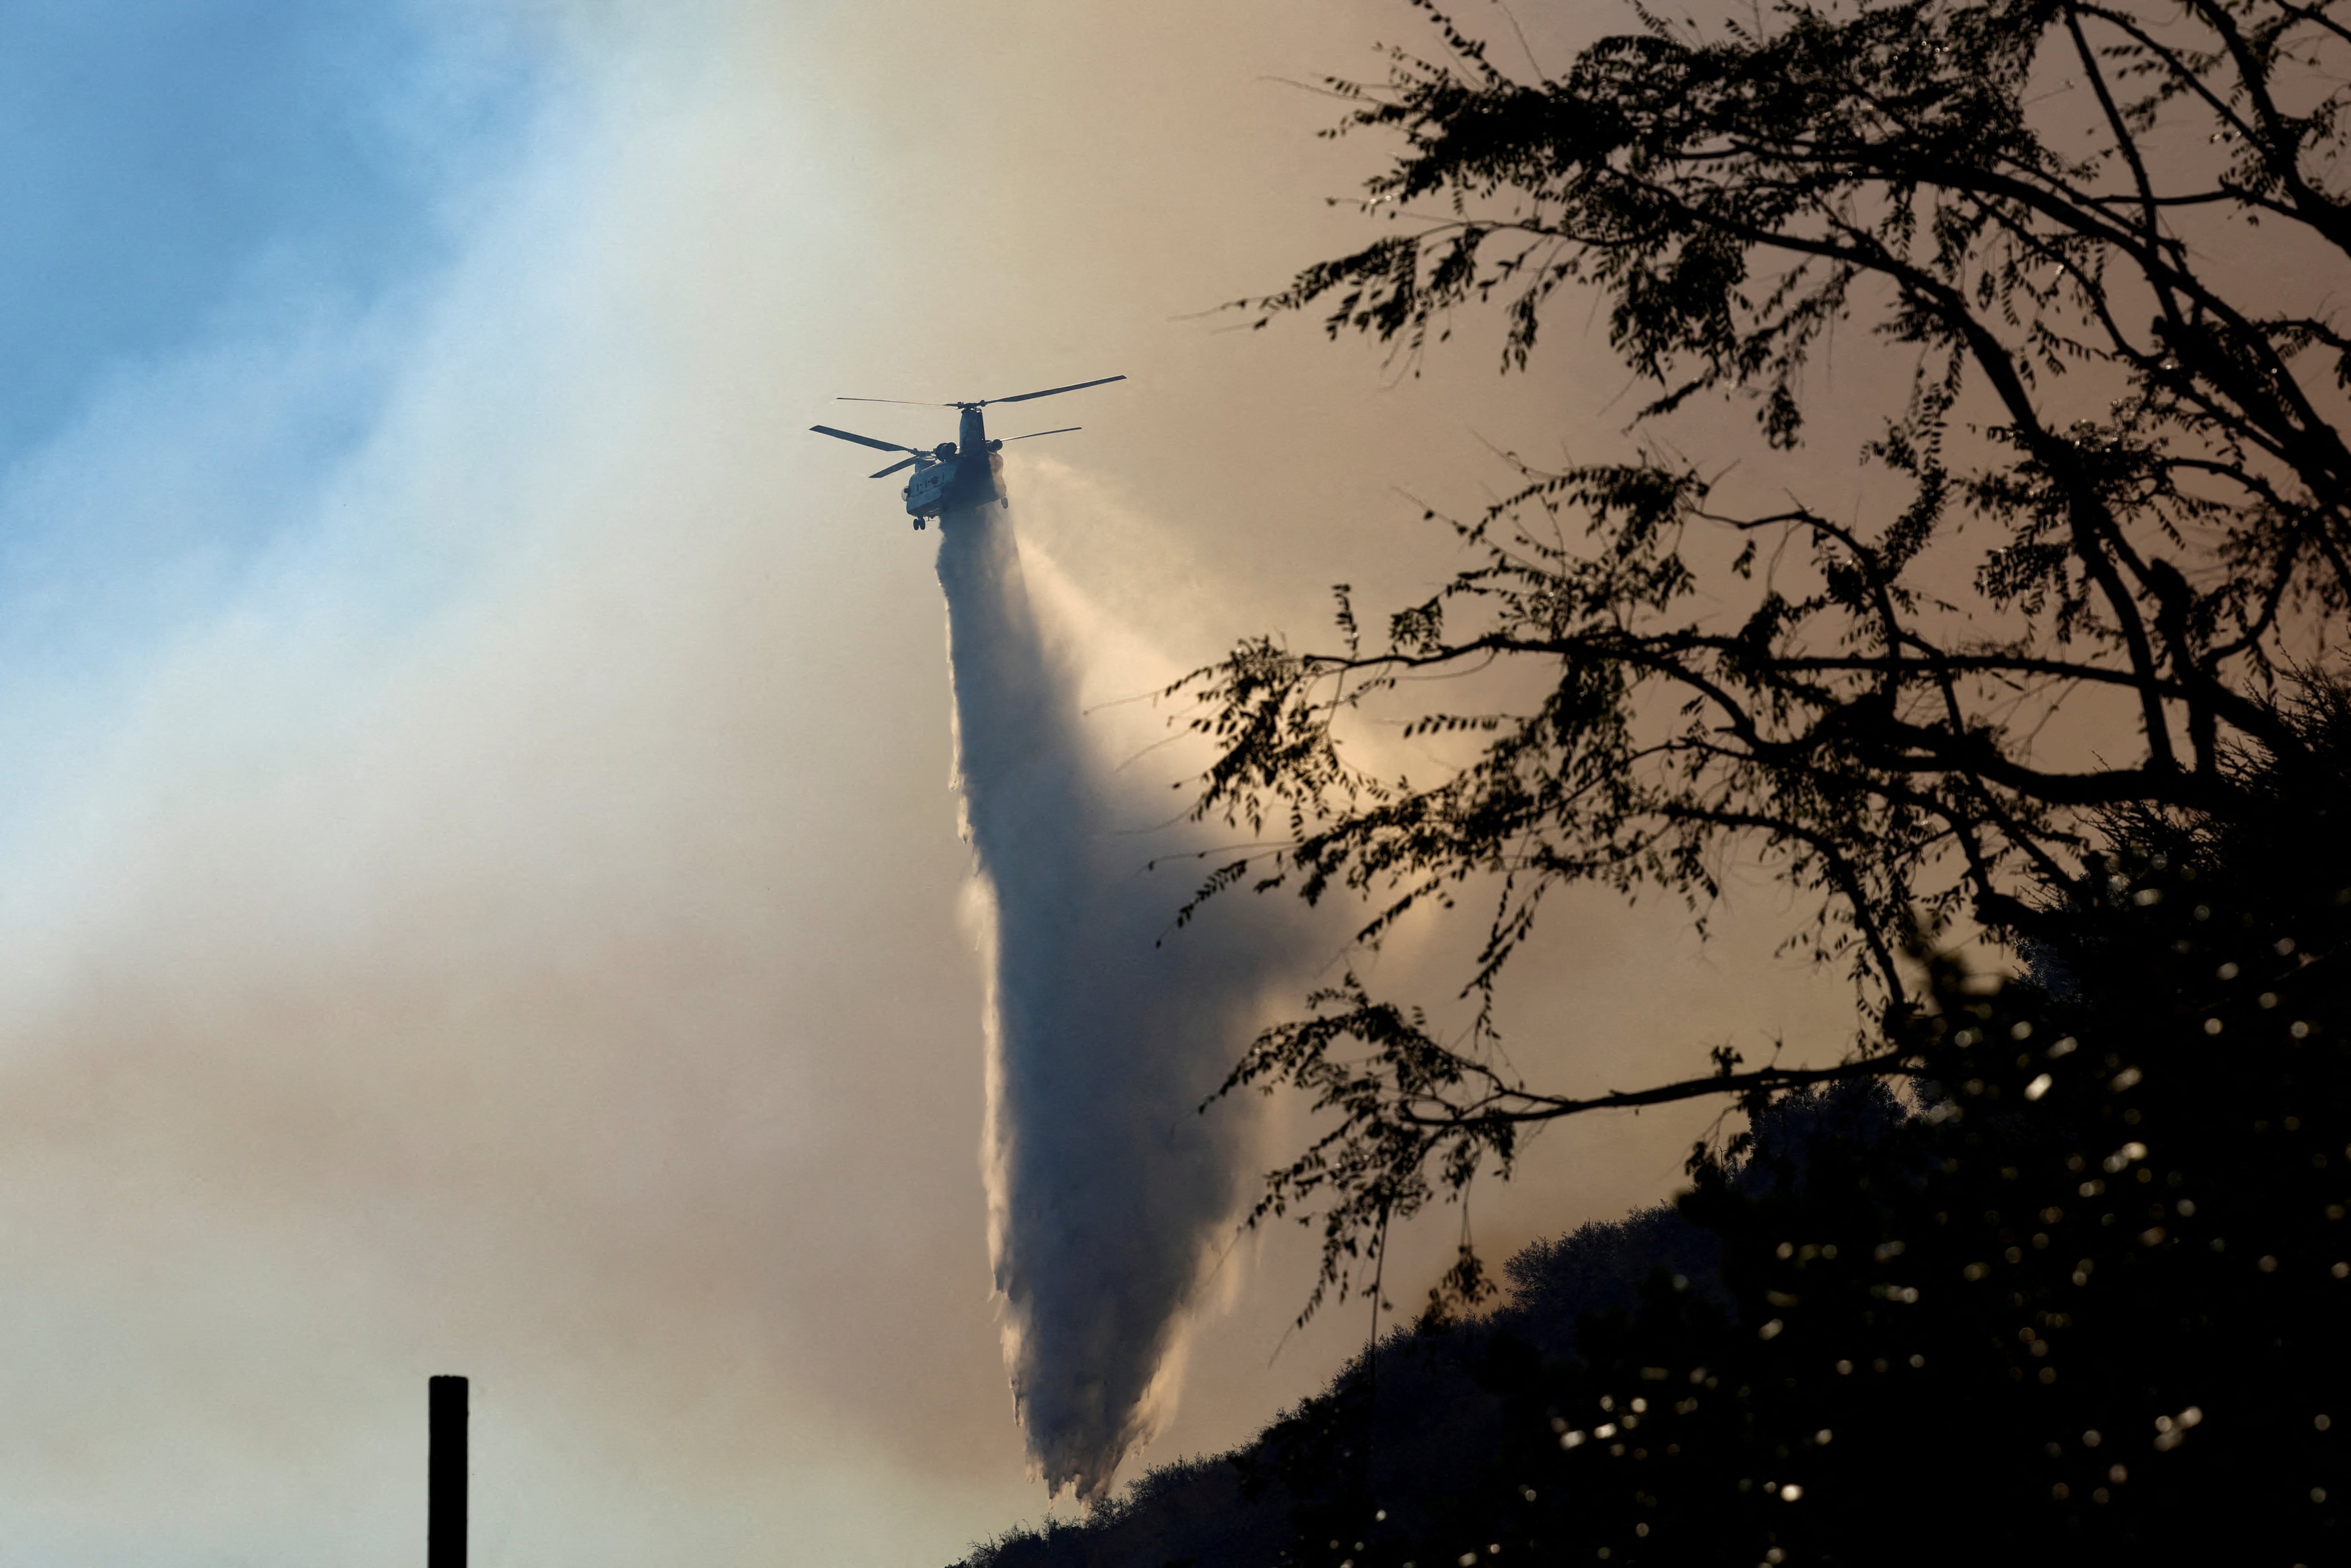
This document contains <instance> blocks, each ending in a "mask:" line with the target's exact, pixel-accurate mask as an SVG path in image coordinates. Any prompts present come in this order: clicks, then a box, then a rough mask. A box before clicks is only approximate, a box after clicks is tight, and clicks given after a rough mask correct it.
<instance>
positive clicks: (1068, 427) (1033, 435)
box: [1004, 424, 1085, 441]
mask: <svg viewBox="0 0 2351 1568" xmlns="http://www.w3.org/2000/svg"><path fill="white" fill-rule="evenodd" d="M1084 428H1085V426H1084V425H1082V424H1065V425H1063V426H1061V429H1059V430H1032V431H1030V432H1029V434H1026V435H1008V436H1006V437H1005V438H1004V439H1005V440H1007V441H1034V440H1036V439H1037V438H1038V437H1039V436H1040V435H1067V434H1070V432H1071V431H1073V430H1083V429H1084Z"/></svg>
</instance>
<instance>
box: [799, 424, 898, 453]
mask: <svg viewBox="0 0 2351 1568" xmlns="http://www.w3.org/2000/svg"><path fill="white" fill-rule="evenodd" d="M809 428H810V430H813V431H815V432H816V433H817V434H819V435H830V436H833V437H835V438H836V439H838V440H841V441H854V442H855V443H857V444H858V445H860V446H871V447H872V448H874V449H875V450H876V451H880V452H912V451H913V450H914V448H913V447H911V446H901V445H899V444H897V443H896V442H894V441H876V440H874V439H873V438H872V436H870V435H858V434H852V433H851V432H849V431H846V430H835V429H833V427H832V426H831V425H829V424H811V425H810V426H809Z"/></svg>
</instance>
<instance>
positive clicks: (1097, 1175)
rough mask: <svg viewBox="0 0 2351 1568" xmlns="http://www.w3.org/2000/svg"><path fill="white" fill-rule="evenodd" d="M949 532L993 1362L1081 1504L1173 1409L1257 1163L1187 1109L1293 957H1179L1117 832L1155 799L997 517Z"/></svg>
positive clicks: (1214, 940) (1237, 928)
mask: <svg viewBox="0 0 2351 1568" xmlns="http://www.w3.org/2000/svg"><path fill="white" fill-rule="evenodd" d="M943 534H944V537H943V538H942V539H941V542H940V546H939V561H938V570H939V580H940V582H941V584H942V585H943V586H944V587H945V588H946V600H947V612H948V643H949V650H950V653H949V657H950V663H951V664H952V666H953V671H954V677H955V713H956V765H957V774H958V781H959V783H960V786H961V789H962V794H963V804H964V821H965V831H966V833H967V836H968V838H969V840H970V841H971V844H972V848H973V851H974V852H975V856H976V859H977V870H978V874H979V877H980V880H981V883H982V885H983V888H984V891H985V892H986V893H987V895H988V902H989V904H990V909H989V916H990V918H989V920H988V922H987V950H986V955H985V956H986V962H987V966H988V977H987V978H988V988H987V1014H988V1073H987V1086H988V1105H987V1134H986V1141H985V1145H984V1153H983V1159H984V1163H985V1166H986V1173H987V1187H988V1215H989V1218H988V1223H989V1238H988V1239H989V1253H990V1256H991V1258H992V1259H993V1260H994V1264H995V1270H996V1287H997V1290H998V1292H999V1294H1000V1297H1001V1303H1002V1312H1003V1334H1004V1354H1005V1361H1006V1365H1007V1369H1008V1371H1009V1373H1010V1375H1011V1379H1012V1388H1013V1396H1014V1399H1015V1401H1016V1402H1017V1404H1018V1406H1019V1412H1020V1417H1021V1421H1022V1425H1023V1427H1024V1428H1025V1430H1026V1432H1027V1436H1028V1442H1029V1451H1030V1454H1031V1455H1032V1457H1033V1458H1035V1460H1036V1462H1037V1464H1038V1466H1039V1467H1040V1469H1041V1470H1042V1472H1043V1474H1044V1479H1045V1481H1046V1483H1047V1485H1048V1486H1049V1487H1050V1488H1051V1489H1052V1490H1054V1491H1056V1492H1058V1491H1059V1490H1060V1489H1061V1487H1063V1486H1065V1485H1067V1486H1071V1487H1072V1488H1074V1489H1075V1490H1076V1491H1077V1493H1078V1495H1079V1496H1080V1497H1081V1498H1092V1497H1096V1496H1099V1495H1101V1493H1102V1490H1103V1489H1104V1488H1105V1487H1107V1486H1108V1484H1109V1482H1110V1479H1111V1476H1112V1474H1113V1472H1114V1471H1115V1470H1116V1469H1117V1468H1118V1465H1119V1461H1120V1460H1121V1459H1122V1458H1124V1457H1125V1456H1126V1455H1127V1454H1128V1453H1129V1452H1131V1451H1132V1450H1133V1449H1134V1448H1135V1447H1137V1446H1138V1445H1140V1444H1142V1443H1144V1442H1147V1441H1148V1440H1149V1439H1150V1437H1152V1436H1153V1435H1154V1433H1155V1431H1157V1430H1158V1428H1159V1427H1161V1426H1162V1425H1163V1424H1164V1423H1165V1419H1166V1417H1167V1416H1168V1415H1169V1414H1170V1413H1171V1412H1172V1407H1173V1403H1174V1385H1175V1381H1176V1379H1177V1376H1178V1375H1179V1373H1180V1369H1181V1360H1182V1342H1183V1335H1184V1333H1185V1330H1186V1322H1187V1319H1188V1317H1189V1312H1190V1309H1191V1308H1192V1307H1193V1306H1194V1305H1195V1303H1196V1300H1197V1298H1198V1297H1199V1295H1200V1293H1201V1291H1202V1290H1203V1287H1204V1286H1205V1284H1206V1283H1207V1278H1208V1275H1209V1273H1210V1271H1211V1270H1212V1269H1213V1268H1214V1266H1215V1263H1216V1260H1217V1257H1218V1255H1219V1254H1220V1253H1221V1252H1223V1251H1224V1250H1225V1249H1226V1247H1227V1244H1228V1240H1229V1237H1230V1230H1231V1225H1232V1222H1233V1219H1234V1218H1235V1214H1236V1210H1237V1208H1238V1204H1239V1201H1240V1198H1241V1196H1242V1192H1241V1188H1242V1182H1243V1179H1244V1174H1243V1173H1244V1170H1245V1168H1246V1166H1247V1164H1248V1161H1247V1157H1246V1156H1247V1155H1248V1153H1249V1148H1248V1133H1249V1128H1248V1125H1247V1114H1246V1112H1245V1109H1244V1107H1242V1106H1241V1105H1239V1104H1238V1103H1229V1102H1228V1103H1221V1104H1219V1105H1217V1106H1216V1107H1214V1108H1213V1109H1212V1110H1211V1111H1210V1113H1207V1114H1206V1115H1203V1114H1200V1113H1198V1110H1197V1107H1198V1106H1199V1104H1200V1103H1201V1101H1202V1099H1203V1098H1204V1097H1205V1096H1206V1095H1207V1094H1208V1093H1210V1092H1213V1091H1214V1090H1215V1088H1216V1086H1217V1083H1218V1082H1220V1081H1221V1078H1222V1075H1223V1073H1224V1071H1225V1070H1226V1068H1227V1067H1228V1064H1229V1063H1230V1061H1232V1059H1233V1058H1234V1056H1235V1055H1236V1054H1237V1053H1238V1050H1239V1048H1240V1046H1241V1044H1242V1043H1243V1042H1245V1041H1246V1040H1248V1039H1249V1035H1250V1034H1251V1032H1252V1031H1253V1030H1254V1028H1255V1026H1256V1024H1257V1022H1258V1019H1259V1008H1260V1004H1261V998H1262V997H1263V995H1264V993H1265V990H1266V987H1267V983H1268V982H1269V981H1270V979H1273V978H1275V977H1277V974H1278V972H1279V971H1280V969H1281V968H1283V967H1286V966H1287V965H1288V963H1289V962H1290V953H1291V950H1292V949H1293V948H1294V946H1295V945H1296V944H1295V941H1294V939H1293V938H1290V937H1289V936H1287V935H1286V934H1284V933H1283V932H1281V931H1278V930H1277V929H1275V927H1274V922H1275V921H1276V920H1277V919H1279V918H1280V917H1279V916H1278V915H1276V914H1275V913H1274V912H1273V911H1271V910H1269V909H1262V908H1250V909H1248V910H1246V911H1244V910H1243V909H1242V908H1241V907H1240V906H1238V905H1236V906H1235V908H1234V909H1233V910H1232V911H1231V912H1230V913H1229V915H1228V916H1227V917H1226V918H1221V919H1218V920H1216V921H1212V922H1208V923H1207V925H1205V926H1204V927H1196V928H1190V929H1186V930H1185V931H1183V932H1181V933H1177V934H1175V935H1172V936H1170V935H1168V927H1169V924H1170V916H1171V915H1172V913H1173V910H1174V907H1175V904H1176V902H1177V901H1178V900H1179V898H1180V896H1181V894H1182V892H1183V891H1184V890H1183V889H1182V888H1181V887H1180V886H1179V885H1178V884H1176V883H1173V882H1171V881H1170V880H1169V879H1167V878H1166V877H1164V876H1161V877H1154V876H1146V875H1141V874H1138V873H1140V871H1141V869H1142V862H1143V860H1144V851H1142V850H1141V849H1140V848H1138V846H1137V841H1136V840H1135V839H1134V837H1132V836H1129V835H1127V834H1125V833H1123V832H1122V831H1121V830H1122V829H1123V828H1125V827H1127V826H1130V825H1131V824H1133V823H1134V821H1137V820H1138V819H1140V818H1141V817H1142V816H1143V815H1144V812H1145V811H1146V810H1153V809H1155V810H1157V811H1158V812H1160V813H1161V814H1162V815H1164V814H1165V810H1166V798H1165V795H1164V794H1158V793H1156V792H1153V793H1152V795H1151V796H1150V797H1149V802H1150V803H1149V805H1146V803H1145V797H1144V792H1143V790H1142V789H1141V788H1140V787H1139V786H1136V785H1134V784H1130V783H1126V782H1123V780H1122V779H1120V777H1119V775H1117V774H1116V773H1115V772H1114V771H1113V769H1112V768H1110V767H1108V766H1107V765H1106V759H1104V758H1102V757H1101V756H1099V755H1098V753H1097V752H1096V750H1095V749H1094V748H1092V747H1090V746H1089V745H1088V743H1087V737H1085V736H1084V735H1083V734H1082V733H1081V727H1080V724H1079V709H1078V704H1077V700H1076V682H1075V680H1074V678H1073V674H1072V672H1071V670H1070V669H1069V668H1068V666H1067V665H1066V664H1065V663H1064V662H1063V661H1062V660H1061V658H1060V657H1058V656H1057V655H1056V653H1054V651H1053V650H1052V649H1051V648H1050V647H1049V645H1048V643H1047V641H1046V639H1045V638H1044V637H1042V636H1041V635H1040V630H1039V626H1038V622H1037V618H1036V614H1035V612H1034V610H1033V608H1032V606H1031V604H1030V601H1029V592H1028V588H1027V584H1026V581H1025V580H1024V577H1023V574H1022V572H1021V567H1020V551H1019V543H1018V541H1017V539H1016V538H1015V537H1014V533H1013V528H1012V522H1011V517H1010V516H1009V514H1008V511H1007V509H1006V507H1004V506H1003V505H1002V504H1001V503H991V504H989V505H987V506H984V507H974V508H967V509H964V510H959V511H956V512H953V513H950V514H949V515H948V517H946V520H945V528H944V529H943ZM1162 936H1166V940H1165V943H1164V945H1163V944H1162V943H1161V941H1160V938H1161V937H1162Z"/></svg>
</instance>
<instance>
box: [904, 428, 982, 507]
mask: <svg viewBox="0 0 2351 1568" xmlns="http://www.w3.org/2000/svg"><path fill="white" fill-rule="evenodd" d="M956 434H957V435H958V436H959V437H960V439H959V440H957V441H956V442H954V443H952V444H947V445H943V446H939V447H937V448H935V449H934V450H933V451H932V452H931V453H929V454H928V455H927V457H928V461H924V460H922V459H919V458H918V459H917V460H916V462H915V465H914V476H913V477H912V478H910V479H909V480H907V482H906V489H905V497H906V515H907V516H908V517H913V518H914V526H915V527H916V528H921V527H922V526H923V519H924V518H925V517H938V516H940V515H941V514H942V513H945V512H948V511H952V510H955V509H956V508H958V507H977V506H984V505H986V504H987V502H989V501H1000V500H1002V499H1003V498H1004V459H1003V458H1002V457H1001V456H999V455H998V453H999V451H1000V449H1001V448H1002V447H1003V443H1002V442H1000V441H990V440H989V439H988V438H987V421H986V420H985V419H983V418H982V417H981V414H980V411H979V410H978V409H976V408H967V409H965V410H964V411H963V421H962V424H961V426H960V428H959V429H958V430H957V431H956Z"/></svg>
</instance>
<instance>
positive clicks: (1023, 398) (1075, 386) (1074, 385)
mask: <svg viewBox="0 0 2351 1568" xmlns="http://www.w3.org/2000/svg"><path fill="white" fill-rule="evenodd" d="M1124 380H1126V378H1125V377H1124V376H1104V377H1102V380H1100V381H1094V382H1071V383H1070V384H1069V385H1068V386H1065V387H1047V388H1046V389H1045V390H1044V391H1043V392H1021V393H1019V395H1018V396H1015V397H992V398H988V399H987V400H986V402H982V403H980V404H979V405H978V406H979V407H982V408H985V407H987V404H988V403H993V402H1028V401H1029V399H1030V398H1032V397H1051V396H1052V395H1053V394H1054V393H1056V392H1077V391H1080V390H1081V389H1083V388H1085V387H1101V386H1108V385H1109V384H1110V383H1111V382H1123V381H1124ZM1040 434H1041V433H1040Z"/></svg>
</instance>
